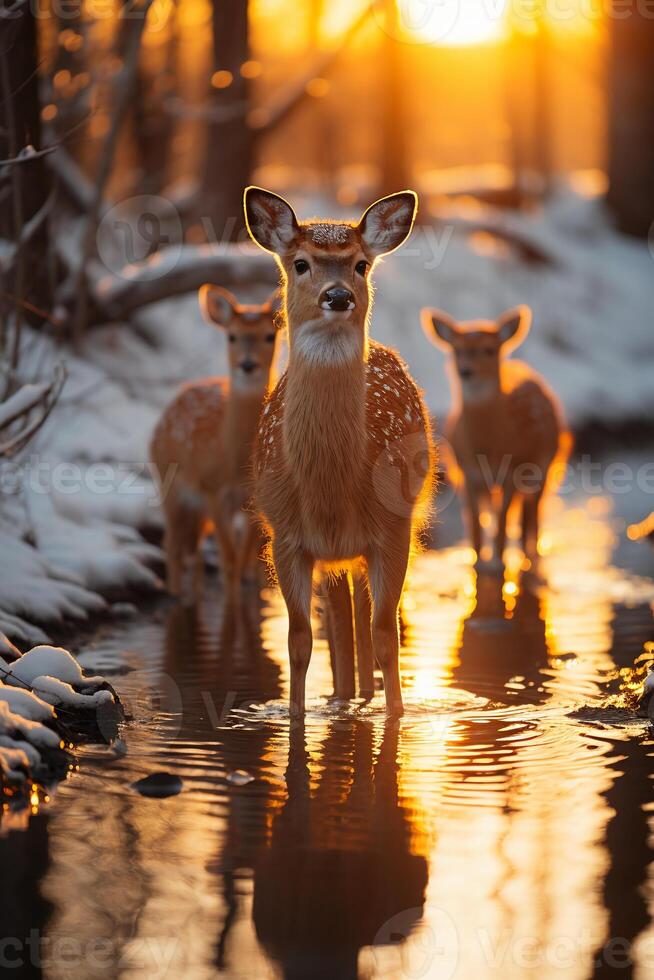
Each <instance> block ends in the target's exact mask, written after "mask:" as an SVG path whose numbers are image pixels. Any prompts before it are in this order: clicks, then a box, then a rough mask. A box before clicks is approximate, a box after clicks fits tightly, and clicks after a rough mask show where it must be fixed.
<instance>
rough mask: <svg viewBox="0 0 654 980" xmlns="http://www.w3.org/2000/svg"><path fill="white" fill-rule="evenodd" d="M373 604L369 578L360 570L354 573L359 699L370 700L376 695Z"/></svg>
mask: <svg viewBox="0 0 654 980" xmlns="http://www.w3.org/2000/svg"><path fill="white" fill-rule="evenodd" d="M371 621H372V604H371V602H370V589H369V588H368V576H367V575H366V573H365V572H364V571H363V569H360V570H358V571H355V573H354V624H355V629H356V646H357V670H358V674H359V697H361V698H366V699H370V698H371V697H372V696H373V694H374V693H375V678H374V654H373V649H372V631H371Z"/></svg>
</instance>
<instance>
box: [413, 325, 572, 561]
mask: <svg viewBox="0 0 654 980" xmlns="http://www.w3.org/2000/svg"><path fill="white" fill-rule="evenodd" d="M422 325H423V329H424V331H425V333H426V335H427V337H428V338H429V339H430V340H431V341H432V342H433V343H434V344H436V345H437V346H439V347H441V348H443V349H444V350H445V351H447V352H449V353H450V354H452V355H453V360H452V367H453V370H452V372H451V384H452V394H453V402H454V404H453V409H452V412H451V414H450V416H449V419H448V422H447V426H446V435H447V438H448V440H449V442H450V445H451V447H452V450H453V452H454V456H455V460H452V461H451V463H452V466H451V472H452V476H453V478H454V482H455V483H458V484H459V485H460V486H461V488H462V491H463V496H464V501H465V505H466V509H467V514H468V522H469V528H470V535H471V539H472V545H473V547H474V549H475V551H476V553H477V556H478V561H480V558H479V556H480V553H481V547H482V530H481V514H482V507H483V506H485V504H486V502H487V501H491V503H492V498H493V497H496V498H498V497H499V501H498V504H497V514H496V516H497V526H496V533H495V538H494V542H493V552H492V558H491V561H490V565H492V566H494V567H495V568H497V569H498V570H499V569H500V568H501V567H503V566H502V555H503V551H504V546H505V542H506V521H507V514H508V511H509V508H510V506H511V503H512V502H513V500H514V499H515V498H518V499H520V500H521V502H522V544H523V548H524V551H525V556H526V558H527V559H528V560H529V561H530V562H532V563H534V562H535V561H536V560H537V556H538V529H539V510H540V504H541V499H542V497H543V493H544V491H545V489H546V487H547V486H548V484H551V483H552V482H553V479H554V477H555V475H556V471H560V466H559V465H558V464H559V463H562V462H564V461H565V458H566V456H567V453H568V451H569V443H570V440H569V436H568V434H567V433H566V432H565V431H564V426H563V414H562V410H561V407H560V405H559V402H558V399H557V397H556V395H555V394H554V392H553V391H552V390H551V389H550V388H549V386H548V385H547V384H546V382H545V381H544V380H543V378H542V377H540V375H539V374H537V372H536V371H534V370H532V369H531V368H530V367H529V366H528V365H527V364H525V363H523V362H522V361H517V360H509V359H508V358H507V354H509V353H510V352H511V351H513V350H514V349H515V348H516V347H518V346H519V345H520V344H521V343H522V342H523V341H524V339H525V337H526V336H527V334H528V332H529V328H530V326H531V310H530V309H529V307H527V306H518V307H516V308H515V309H511V310H508V311H507V312H506V313H504V314H503V315H502V316H501V317H500V318H499V320H498V321H497V322H495V323H494V322H491V321H486V320H483V321H472V322H468V323H457V322H456V321H455V320H454V319H453V318H452V317H451V316H449V315H448V314H447V313H443V312H442V311H440V310H431V309H425V310H423V311H422ZM555 460H557V465H556V466H553V464H554V462H555Z"/></svg>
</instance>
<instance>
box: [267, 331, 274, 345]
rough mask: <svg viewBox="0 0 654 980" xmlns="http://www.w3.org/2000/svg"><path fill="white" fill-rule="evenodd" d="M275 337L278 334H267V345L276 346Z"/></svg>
mask: <svg viewBox="0 0 654 980" xmlns="http://www.w3.org/2000/svg"><path fill="white" fill-rule="evenodd" d="M275 336H276V334H274V333H267V334H266V343H267V344H274V343H275Z"/></svg>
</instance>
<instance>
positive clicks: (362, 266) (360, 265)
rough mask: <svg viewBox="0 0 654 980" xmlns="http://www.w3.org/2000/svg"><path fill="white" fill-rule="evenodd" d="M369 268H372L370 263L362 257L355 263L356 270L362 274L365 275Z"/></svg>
mask: <svg viewBox="0 0 654 980" xmlns="http://www.w3.org/2000/svg"><path fill="white" fill-rule="evenodd" d="M369 268H370V263H369V262H366V260H365V259H361V261H360V262H357V264H356V265H355V267H354V271H355V272H356V273H358V274H359V275H360V276H365V274H366V272H367V271H368V269H369Z"/></svg>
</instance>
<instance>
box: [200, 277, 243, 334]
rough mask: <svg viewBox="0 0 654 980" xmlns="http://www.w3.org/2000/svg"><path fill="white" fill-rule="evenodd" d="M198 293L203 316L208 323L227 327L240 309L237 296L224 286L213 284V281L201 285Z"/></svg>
mask: <svg viewBox="0 0 654 980" xmlns="http://www.w3.org/2000/svg"><path fill="white" fill-rule="evenodd" d="M198 295H199V300H200V309H201V310H202V316H203V317H204V319H205V320H206V321H207V323H217V324H218V326H219V327H226V326H227V324H228V323H229V322H230V320H231V319H232V317H233V316H234V314H235V313H236V310H237V309H238V305H239V304H238V300H237V299H236V296H234V295H232V293H230V292H229V290H227V289H223V288H222V286H212V285H211V283H206V284H205V285H204V286H201V287H200V292H199V294H198Z"/></svg>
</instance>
